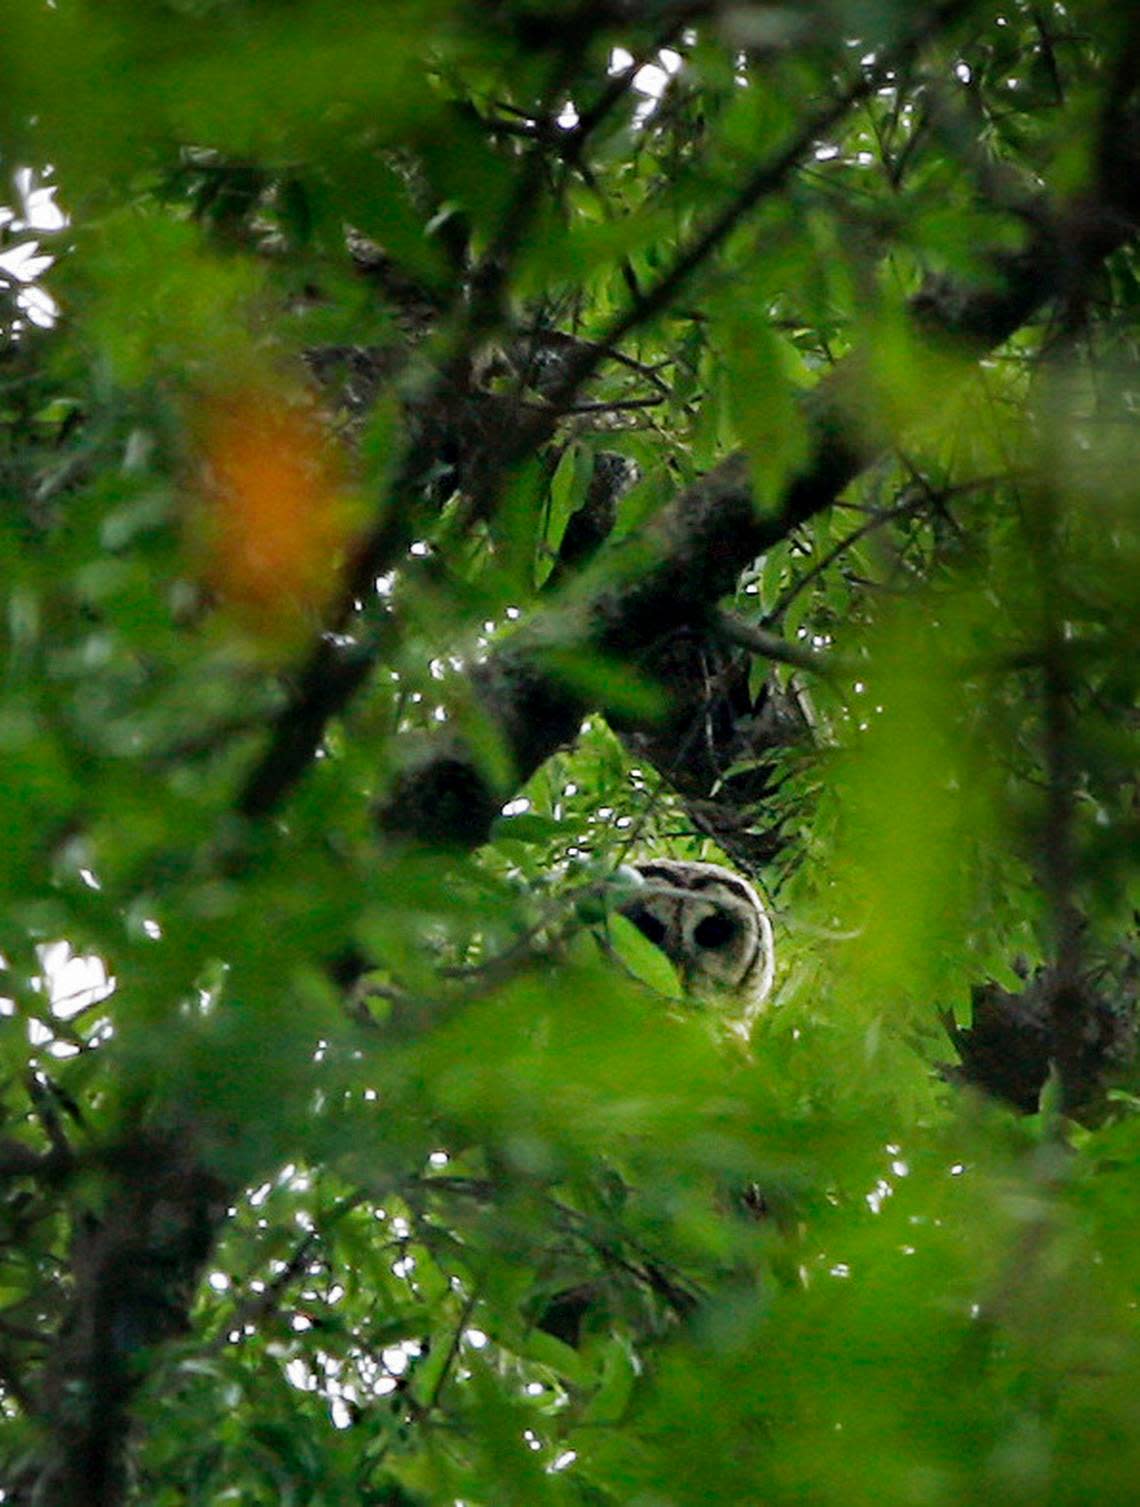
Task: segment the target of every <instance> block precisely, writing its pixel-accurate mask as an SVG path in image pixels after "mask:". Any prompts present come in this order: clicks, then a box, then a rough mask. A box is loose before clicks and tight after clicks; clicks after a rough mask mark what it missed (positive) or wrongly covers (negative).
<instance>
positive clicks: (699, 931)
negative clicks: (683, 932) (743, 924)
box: [693, 916, 737, 948]
mask: <svg viewBox="0 0 1140 1507" xmlns="http://www.w3.org/2000/svg"><path fill="white" fill-rule="evenodd" d="M736 930H737V927H736V922H735V921H730V920H729V918H728V917H727V916H705V917H704V918H703V920H700V921H698V922H697V924H696V926H695V927H694V928H693V941H694V942H695V943H696V944H697V946H698V947H710V948H712V947H724V946H726V945H727V944H728V943H729V942H731V941H732V939H733V937H734V936H735V935H736Z"/></svg>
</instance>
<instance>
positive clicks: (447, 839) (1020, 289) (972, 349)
mask: <svg viewBox="0 0 1140 1507" xmlns="http://www.w3.org/2000/svg"><path fill="white" fill-rule="evenodd" d="M1132 223H1133V222H1132V220H1131V218H1130V217H1129V216H1128V215H1127V214H1125V213H1124V212H1123V206H1120V205H1118V204H1116V203H1113V202H1111V201H1109V202H1107V203H1106V204H1105V205H1103V206H1100V207H1095V208H1094V207H1093V206H1092V205H1091V204H1088V203H1082V204H1081V205H1079V206H1078V207H1077V208H1076V209H1075V210H1074V211H1073V213H1072V214H1071V215H1070V216H1069V217H1068V218H1066V219H1065V220H1063V221H1059V222H1056V223H1053V222H1050V221H1049V220H1048V217H1047V216H1045V215H1044V214H1042V216H1041V224H1042V227H1043V228H1042V229H1041V230H1040V231H1039V232H1038V234H1037V235H1036V237H1035V238H1034V239H1033V241H1032V242H1031V244H1030V245H1029V246H1028V247H1027V248H1026V249H1024V250H1022V251H1020V252H1017V253H1012V254H1002V255H1000V256H998V257H995V259H994V264H993V275H992V279H991V281H990V282H989V283H988V284H986V285H984V286H980V287H979V286H976V285H975V286H972V287H970V288H960V287H956V286H950V285H945V286H937V287H931V288H929V289H927V290H926V291H925V292H924V293H923V294H922V295H921V296H920V297H919V298H918V299H916V300H915V304H914V309H913V312H914V314H915V317H916V319H917V320H918V322H919V323H920V325H921V327H922V328H923V329H924V330H925V331H926V332H927V333H928V334H929V335H930V336H931V337H932V338H937V339H938V340H940V341H941V342H943V343H945V342H947V341H950V342H953V343H954V344H955V345H956V346H957V347H958V348H959V349H961V350H962V351H963V352H965V353H967V354H972V355H975V356H977V355H982V354H984V353H985V352H986V351H988V350H990V349H992V348H993V347H994V346H996V345H999V344H1001V342H1002V341H1003V340H1005V339H1007V338H1008V337H1009V336H1010V335H1011V334H1012V333H1013V332H1014V331H1015V330H1016V329H1018V328H1019V327H1020V326H1021V325H1022V324H1023V323H1025V321H1026V320H1028V319H1029V318H1030V317H1031V316H1032V315H1033V314H1035V313H1036V312H1037V311H1038V310H1040V309H1041V308H1043V307H1044V306H1045V305H1047V304H1048V303H1049V302H1051V301H1052V300H1054V299H1056V298H1058V297H1063V296H1065V295H1067V294H1068V293H1069V292H1070V291H1071V289H1072V288H1073V287H1074V286H1075V285H1076V284H1077V283H1078V282H1079V281H1083V280H1085V279H1087V277H1088V275H1089V273H1090V272H1091V271H1092V269H1093V268H1094V267H1095V265H1096V264H1097V262H1098V261H1099V260H1101V259H1102V258H1103V257H1104V256H1106V255H1107V254H1109V253H1110V252H1111V251H1113V250H1114V249H1115V248H1116V247H1117V246H1119V245H1120V244H1121V243H1122V242H1123V241H1124V240H1125V238H1126V236H1127V235H1128V234H1129V233H1130V232H1131V230H1132ZM865 370H866V362H865V361H864V360H863V358H862V357H861V356H860V355H859V354H858V353H856V354H855V355H853V356H852V357H850V358H849V359H848V360H847V361H845V362H843V363H842V364H841V365H840V366H838V367H837V368H836V369H835V371H834V372H833V373H832V374H831V375H830V376H829V377H828V378H826V379H825V380H824V381H823V382H821V383H820V385H819V386H818V387H817V388H816V389H814V391H813V392H812V393H810V394H809V395H808V397H807V399H806V401H805V403H804V414H805V419H806V422H807V426H808V429H809V434H810V439H811V456H812V458H811V460H810V461H809V462H808V463H807V465H806V466H805V467H804V469H803V470H802V471H801V472H800V473H799V474H798V475H797V476H795V477H794V478H793V479H792V480H791V481H790V483H789V484H788V486H787V488H786V489H785V492H784V496H783V498H782V499H781V501H780V503H779V505H778V506H777V507H775V508H773V509H771V510H770V511H765V512H760V511H759V510H758V509H757V508H756V506H755V505H754V503H753V501H752V494H751V488H750V486H749V471H748V463H747V460H746V458H745V456H744V455H743V454H740V453H737V454H735V455H732V456H730V457H729V458H728V459H727V460H725V461H723V462H722V463H721V464H720V465H719V466H717V467H716V468H715V469H714V470H713V471H711V472H710V473H709V474H708V475H707V476H705V477H704V478H702V480H700V481H699V482H697V483H695V484H694V485H693V486H691V487H689V488H688V489H687V490H686V491H685V492H683V493H681V495H680V496H679V497H677V498H676V499H675V500H674V502H673V503H672V504H671V505H670V506H669V507H668V508H666V509H665V510H664V511H663V512H662V513H660V514H659V515H658V516H657V518H655V519H654V520H653V521H652V523H651V524H650V525H649V526H648V527H647V528H646V529H645V530H644V531H643V532H642V533H641V534H640V535H638V536H636V537H631V538H627V539H624V540H622V541H621V542H620V543H618V544H616V545H613V546H611V547H609V548H605V549H603V550H602V551H601V553H600V555H599V556H598V558H597V560H596V562H595V564H594V566H593V567H592V569H591V570H590V572H589V573H588V575H587V576H586V578H585V580H584V581H583V582H582V583H581V588H580V590H579V591H577V592H575V593H574V596H573V599H572V600H571V601H570V602H569V603H568V604H567V605H566V606H564V607H563V608H561V609H560V610H559V609H551V610H550V611H549V612H547V613H544V614H540V615H539V616H537V617H536V618H535V619H534V620H533V621H532V622H531V623H530V624H529V625H527V626H526V627H524V628H523V629H522V630H520V632H519V633H518V634H517V635H515V637H514V638H512V639H511V640H510V641H509V642H508V643H507V644H506V645H504V647H503V648H502V649H501V650H500V651H499V652H498V653H497V654H496V655H494V656H493V657H492V659H491V660H490V661H489V663H488V664H487V665H485V666H483V667H481V669H480V670H479V671H478V672H477V673H476V675H475V676H474V681H475V690H476V694H477V696H478V698H479V699H480V701H481V702H482V703H483V705H484V706H485V708H486V710H487V711H488V713H489V714H490V715H491V716H492V717H493V719H494V720H495V722H496V724H497V725H498V727H499V729H500V731H501V733H502V735H503V737H504V741H505V743H506V746H507V748H508V749H509V750H510V752H511V753H512V754H513V757H514V766H515V779H516V780H517V781H518V782H522V781H524V780H526V779H527V778H529V776H530V775H531V774H532V773H533V772H534V770H535V769H536V768H537V767H538V766H539V765H540V764H541V763H542V762H543V761H544V760H545V759H546V758H547V757H549V755H550V754H552V753H554V752H555V751H556V750H557V749H558V748H559V747H561V746H563V745H564V744H565V743H567V742H569V741H570V740H571V739H572V738H573V736H574V734H575V733H576V731H577V728H578V725H579V723H580V721H581V718H582V717H583V715H585V713H586V712H587V711H589V710H591V709H592V707H591V705H590V704H589V703H588V702H587V701H586V700H585V699H584V698H583V697H581V696H580V695H578V694H576V693H575V692H574V691H573V690H572V689H571V688H570V687H569V686H568V685H567V683H566V681H565V679H563V678H562V677H560V676H559V674H558V672H557V666H556V660H557V650H558V649H559V648H560V647H561V648H563V649H565V648H567V647H573V648H574V649H576V650H581V649H587V650H589V649H593V650H595V651H597V652H600V653H602V654H607V653H608V654H613V655H615V656H620V657H621V658H622V659H623V660H625V661H627V662H628V661H629V660H630V659H635V660H636V659H638V658H641V659H642V660H643V661H645V660H647V659H648V658H649V656H650V655H651V653H652V651H653V649H654V646H656V645H658V644H660V643H662V642H664V641H666V640H668V639H669V638H670V637H671V636H673V635H676V634H678V633H681V632H684V631H686V630H690V629H692V628H693V627H694V626H698V627H699V626H700V625H703V624H704V623H706V622H707V619H708V615H709V613H710V611H711V610H712V609H713V608H714V607H715V605H716V603H717V601H718V599H719V598H720V597H722V596H724V595H726V594H727V593H728V592H729V591H731V590H732V588H733V586H734V584H735V581H736V578H737V576H738V574H739V572H740V571H741V570H742V569H744V568H745V567H746V566H747V565H748V564H750V563H751V561H753V560H754V559H755V558H756V557H757V556H758V555H761V554H763V553H764V552H765V551H766V550H768V549H770V548H771V547H772V546H773V545H775V544H777V543H778V542H779V541H780V540H782V539H785V538H786V537H787V536H788V534H789V533H790V532H791V531H792V530H793V529H794V528H796V527H798V526H799V525H800V524H802V523H804V522H806V521H807V520H808V519H810V518H812V517H813V516H814V515H815V514H817V513H819V512H821V511H822V510H823V509H825V508H827V507H829V506H830V505H831V504H832V503H833V502H834V501H835V499H836V497H837V496H838V495H839V493H840V492H841V491H842V490H843V489H844V487H846V486H847V485H848V484H849V483H850V482H851V481H852V480H853V479H854V478H855V477H856V476H857V475H858V474H859V473H860V471H862V470H863V469H864V468H865V467H867V466H869V465H870V464H872V463H873V462H874V461H875V460H876V459H877V458H879V457H880V456H881V455H882V454H883V453H884V451H885V450H886V448H887V447H888V445H889V444H890V442H891V440H892V438H893V437H892V436H891V435H890V434H889V433H888V432H887V431H886V430H885V429H884V428H883V427H882V423H881V421H880V420H879V419H878V418H877V417H876V414H875V411H874V409H873V407H872V405H870V404H869V403H868V401H867V397H866V392H867V388H868V386H869V381H868V379H867V378H866V375H865ZM932 401H934V399H933V397H932ZM509 793H510V792H509V790H506V789H495V788H492V786H491V785H490V783H489V782H488V780H487V778H486V777H485V775H484V774H483V773H482V772H481V771H480V769H479V768H478V767H477V765H476V763H475V762H474V760H473V759H472V758H471V757H470V756H469V755H468V754H467V753H466V752H465V751H464V749H463V748H462V747H460V746H459V745H458V744H456V742H455V741H454V739H452V740H451V741H450V742H448V743H447V745H446V746H442V745H440V744H438V743H436V744H433V745H431V746H430V747H429V748H427V749H425V750H423V751H421V754H420V756H419V758H418V759H417V760H416V761H415V762H414V763H413V764H412V765H410V767H409V768H408V769H407V770H406V772H405V775H404V777H403V778H402V779H401V780H399V781H398V782H397V785H396V788H395V790H394V791H393V793H392V796H391V797H390V799H389V800H388V802H387V803H386V805H385V807H384V810H383V811H382V812H381V816H380V820H381V825H382V827H383V828H384V829H385V830H387V831H390V832H393V833H398V834H400V835H402V836H406V837H408V838H416V837H418V838H419V839H420V840H421V841H426V842H429V843H439V844H443V845H460V846H476V845H477V844H479V843H480V842H482V841H484V840H485V839H486V837H487V835H488V832H489V830H490V825H491V822H492V821H493V820H494V817H495V815H496V814H497V812H498V810H499V807H500V804H501V802H502V800H504V799H505V798H506V796H507V795H508V794H509Z"/></svg>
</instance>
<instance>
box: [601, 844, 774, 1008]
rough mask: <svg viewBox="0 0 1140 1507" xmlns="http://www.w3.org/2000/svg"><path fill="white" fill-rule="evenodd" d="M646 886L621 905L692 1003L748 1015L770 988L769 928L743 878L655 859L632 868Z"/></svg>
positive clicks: (711, 868)
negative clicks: (714, 1003)
mask: <svg viewBox="0 0 1140 1507" xmlns="http://www.w3.org/2000/svg"><path fill="white" fill-rule="evenodd" d="M633 868H634V870H635V871H636V872H637V873H638V874H640V876H641V878H642V879H643V881H644V887H643V888H639V889H638V890H637V892H636V893H635V894H634V895H633V897H632V898H631V899H629V900H627V901H626V902H625V904H623V905H622V907H621V911H622V914H623V915H625V916H628V917H629V919H630V920H631V921H632V922H633V924H634V925H635V926H636V927H637V929H638V930H639V931H640V932H641V933H642V935H643V936H645V937H646V938H648V940H649V941H650V942H652V943H653V944H654V946H656V947H660V949H661V951H662V952H663V953H664V954H665V956H666V957H667V958H668V959H669V960H670V962H671V963H672V964H673V966H674V967H675V968H676V969H677V972H678V973H679V975H680V977H681V982H682V984H683V985H684V988H685V992H686V993H687V994H690V995H692V996H693V997H694V998H696V999H726V1000H728V1001H729V1002H732V1003H735V1004H737V1005H738V1006H741V1007H743V1009H744V1011H745V1014H746V1015H751V1014H752V1013H754V1012H755V1011H756V1010H758V1009H759V1008H760V1006H761V1005H762V1004H763V1002H764V1000H765V998H766V997H767V995H768V991H769V990H770V989H771V987H772V969H773V955H772V924H771V922H770V921H769V920H768V917H767V915H766V914H765V911H764V907H763V906H762V905H761V904H760V898H759V896H758V895H757V893H756V891H755V890H754V889H753V888H752V886H751V885H750V884H749V883H748V881H747V880H746V879H742V878H741V877H740V875H739V874H734V873H733V872H732V871H731V869H725V868H722V867H721V866H720V865H719V864H715V863H685V862H683V861H681V860H679V859H672V858H655V859H652V860H649V861H647V862H645V863H638V864H634V865H633Z"/></svg>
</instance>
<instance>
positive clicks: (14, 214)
mask: <svg viewBox="0 0 1140 1507" xmlns="http://www.w3.org/2000/svg"><path fill="white" fill-rule="evenodd" d="M51 171H52V170H51V168H50V167H45V168H43V169H41V170H40V171H38V172H37V171H36V170H35V169H33V168H30V167H20V168H17V169H16V171H15V172H14V173H13V175H12V182H13V186H14V188H15V192H16V204H15V206H12V205H8V204H5V205H0V234H2V235H3V238H4V240H5V241H13V239H14V238H19V237H22V236H27V235H28V233H29V232H32V231H39V232H40V233H41V235H52V234H55V233H57V232H58V231H61V230H63V229H65V228H66V226H67V224H68V219H67V216H66V215H65V214H64V212H63V210H61V209H60V207H59V205H58V204H57V203H56V202H55V195H56V189H55V186H54V185H52V184H48V183H46V182H45V181H44V180H45V179H47V178H50V176H51ZM54 262H55V257H54V256H53V255H51V254H49V253H47V252H42V251H41V250H40V241H39V239H38V237H34V236H30V237H29V238H28V239H15V240H14V244H11V245H9V246H8V247H7V249H6V250H4V251H0V284H4V285H6V286H7V287H9V288H11V287H16V288H18V290H19V291H18V292H17V293H16V294H15V300H14V301H15V304H16V307H17V309H19V310H20V312H21V314H22V315H23V316H24V317H23V318H19V317H17V318H15V319H13V320H12V323H11V326H10V328H9V333H10V335H11V336H12V338H13V339H18V338H19V337H20V335H21V334H22V332H23V330H24V328H25V324H33V325H37V326H38V327H39V328H40V329H51V328H52V326H53V325H54V324H55V322H56V320H57V319H58V318H59V305H58V304H57V303H56V301H55V299H54V298H53V297H52V296H51V294H50V293H49V292H48V291H47V289H46V288H44V287H43V286H42V284H41V283H40V282H39V278H41V277H42V276H43V274H44V273H45V272H47V271H48V269H49V268H50V267H51V266H52V265H53V264H54Z"/></svg>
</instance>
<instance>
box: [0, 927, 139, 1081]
mask: <svg viewBox="0 0 1140 1507" xmlns="http://www.w3.org/2000/svg"><path fill="white" fill-rule="evenodd" d="M36 955H37V957H38V959H39V962H40V965H41V967H42V969H43V972H42V973H40V974H39V975H37V976H36V977H34V978H32V979H31V980H30V981H29V985H30V988H31V990H32V992H33V993H34V994H37V995H41V996H43V997H44V998H45V1001H46V1011H45V1012H44V1014H35V1015H29V1016H28V1019H27V1033H28V1042H29V1044H30V1045H31V1046H33V1047H39V1048H42V1049H43V1050H44V1051H45V1052H46V1053H47V1055H48V1056H49V1057H55V1058H65V1057H76V1056H78V1055H79V1053H80V1052H81V1051H82V1050H83V1047H84V1045H86V1046H88V1047H92V1046H99V1045H101V1044H102V1043H103V1042H104V1041H107V1040H108V1039H109V1038H110V1037H111V1036H112V1035H113V1034H114V1028H113V1026H112V1025H111V1022H110V1021H109V1020H107V1019H106V1018H98V1019H96V1020H94V1021H93V1022H92V1023H91V1024H90V1025H89V1026H88V1028H87V1029H85V1030H84V1032H83V1034H82V1037H81V1036H80V1034H79V1026H78V1025H77V1024H76V1022H78V1020H79V1018H80V1017H81V1016H83V1015H84V1014H85V1013H86V1012H87V1011H88V1010H91V1009H92V1008H93V1007H94V1006H95V1005H99V1004H102V1003H103V1002H104V1001H105V1000H107V999H109V998H110V997H111V995H112V994H114V992H115V979H114V976H113V975H112V974H111V973H110V972H109V971H108V969H107V965H106V963H105V962H104V961H103V959H102V958H100V957H97V956H95V955H94V954H80V953H76V952H75V951H73V949H72V947H71V945H70V943H68V942H65V941H59V942H44V943H41V944H40V946H39V947H37V949H36ZM7 966H8V964H7V963H6V962H5V961H4V960H3V959H0V967H7ZM18 1011H19V1007H18V1006H17V1004H16V1001H15V1000H14V999H12V998H10V997H7V996H5V997H0V1016H14V1015H16V1014H17V1013H18ZM45 1016H47V1017H50V1020H49V1019H48V1018H45ZM52 1022H58V1023H59V1024H60V1026H62V1027H64V1029H63V1031H62V1032H57V1031H56V1030H54V1029H53V1026H52Z"/></svg>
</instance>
